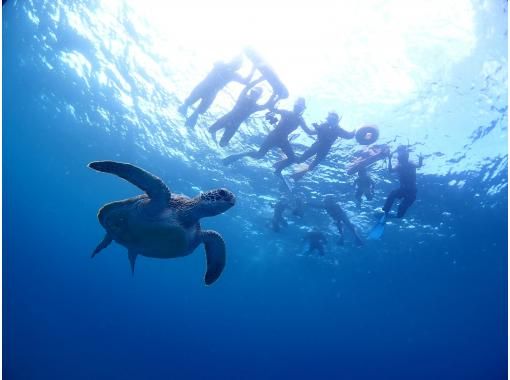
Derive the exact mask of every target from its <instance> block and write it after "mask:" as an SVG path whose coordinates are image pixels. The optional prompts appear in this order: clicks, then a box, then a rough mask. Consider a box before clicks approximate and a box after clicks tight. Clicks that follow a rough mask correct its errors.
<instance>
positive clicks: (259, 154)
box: [222, 138, 272, 165]
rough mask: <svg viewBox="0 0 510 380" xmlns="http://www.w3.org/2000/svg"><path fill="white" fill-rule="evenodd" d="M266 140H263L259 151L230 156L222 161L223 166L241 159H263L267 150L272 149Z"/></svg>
mask: <svg viewBox="0 0 510 380" xmlns="http://www.w3.org/2000/svg"><path fill="white" fill-rule="evenodd" d="M268 140H269V139H268V138H266V140H264V142H263V143H262V145H261V146H260V149H259V150H249V151H247V152H243V153H238V154H232V155H231V156H228V157H225V158H224V159H223V160H222V161H223V164H225V165H228V164H231V163H232V162H234V161H237V160H239V159H241V158H243V157H251V158H254V159H256V160H258V159H260V158H262V157H264V156H265V155H266V153H267V152H268V151H269V149H270V148H271V147H272V146H271V144H270V141H268Z"/></svg>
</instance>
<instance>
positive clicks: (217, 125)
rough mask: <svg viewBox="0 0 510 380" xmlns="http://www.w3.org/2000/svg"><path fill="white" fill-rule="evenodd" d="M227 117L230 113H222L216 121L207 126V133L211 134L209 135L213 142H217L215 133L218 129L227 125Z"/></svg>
mask: <svg viewBox="0 0 510 380" xmlns="http://www.w3.org/2000/svg"><path fill="white" fill-rule="evenodd" d="M229 118H230V115H229V114H228V113H227V114H226V115H223V116H222V117H220V118H219V119H218V120H216V122H215V123H214V124H213V125H211V126H210V127H209V133H210V134H211V137H212V138H213V140H214V142H216V143H217V140H216V133H217V132H218V131H219V130H220V129H223V128H225V127H226V126H227V125H228V123H229Z"/></svg>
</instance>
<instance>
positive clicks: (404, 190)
mask: <svg viewBox="0 0 510 380" xmlns="http://www.w3.org/2000/svg"><path fill="white" fill-rule="evenodd" d="M245 53H246V55H247V56H248V58H250V60H251V61H252V63H253V66H252V69H251V71H250V73H249V74H248V76H246V77H243V76H241V75H240V74H239V73H238V71H239V69H240V68H241V66H242V62H243V60H242V57H241V56H238V57H236V58H234V59H233V60H231V61H230V62H218V63H216V64H215V65H214V67H213V69H212V70H211V71H210V72H209V73H208V74H207V76H206V77H205V78H204V79H203V80H202V81H201V82H200V83H199V84H198V85H197V86H196V87H195V88H194V89H193V90H192V91H191V93H190V95H189V96H188V97H187V98H186V99H185V100H184V102H183V104H182V105H181V106H180V107H179V112H180V113H181V114H183V115H184V116H185V117H186V123H185V124H186V126H188V127H193V126H195V124H196V123H197V121H198V118H199V116H200V115H201V114H204V113H205V112H206V111H207V110H208V109H209V107H210V106H211V105H212V103H213V102H214V100H215V98H216V96H217V95H218V93H219V92H220V91H221V90H222V89H223V88H224V87H225V86H226V85H227V84H229V83H230V82H233V81H235V82H238V83H241V84H243V85H245V87H244V88H243V90H242V91H241V93H240V95H239V96H238V98H237V100H236V102H235V104H234V106H233V108H232V109H231V110H230V111H229V112H227V113H226V114H225V115H223V116H222V117H220V118H219V119H218V120H217V121H216V122H214V123H213V124H212V125H211V126H209V132H210V133H211V136H212V138H213V139H214V141H215V142H217V138H216V135H217V133H218V132H219V131H221V130H223V135H222V136H221V139H220V141H219V145H220V146H221V147H225V146H227V145H228V144H229V142H230V140H231V139H232V137H233V136H234V135H235V133H236V132H237V131H238V129H239V128H240V126H241V124H242V123H243V122H246V121H247V120H248V118H249V117H250V116H251V115H253V114H255V113H257V112H260V111H263V110H266V111H267V113H266V120H268V122H269V123H270V124H272V125H273V126H274V128H273V130H272V131H271V132H269V134H268V135H267V136H266V137H265V139H264V140H263V142H262V144H261V145H260V147H259V149H258V150H249V151H246V152H241V153H237V154H233V155H230V156H228V157H226V158H224V159H223V160H222V161H223V163H224V164H225V165H229V164H232V163H233V162H235V161H237V160H239V159H242V158H244V157H250V158H252V159H261V158H263V157H264V156H265V155H266V154H267V153H268V151H269V150H270V149H274V148H279V149H280V150H281V151H282V152H283V153H284V154H285V158H284V159H282V160H280V161H278V162H276V163H275V164H274V171H275V174H276V175H277V176H278V177H279V178H280V179H282V180H283V177H282V170H284V169H285V168H287V167H289V166H291V165H293V164H302V163H304V162H305V161H307V160H309V159H312V158H313V159H312V161H311V162H310V163H309V164H308V165H307V166H306V167H305V169H301V170H300V171H297V172H295V173H294V174H293V175H292V176H291V177H292V178H293V179H294V181H298V180H299V179H300V178H302V177H303V176H304V175H305V174H306V173H307V172H309V171H311V170H312V169H314V168H315V167H316V166H317V165H319V164H320V163H321V162H322V161H323V160H324V159H325V158H326V156H327V155H328V153H329V152H330V151H331V148H332V147H333V144H334V143H335V141H336V140H337V139H338V138H343V139H353V138H354V137H356V139H357V140H358V142H360V144H363V145H369V144H371V143H373V142H374V141H375V140H376V139H377V137H378V130H374V128H373V127H372V129H369V132H370V133H367V134H359V132H361V129H359V130H358V131H347V130H345V129H343V128H342V127H340V121H341V117H340V116H339V115H338V114H337V113H336V112H333V111H332V112H329V113H328V115H327V118H326V120H325V121H324V122H321V123H313V124H312V127H313V128H310V127H309V126H308V125H307V123H306V122H305V120H304V118H303V113H304V111H305V109H306V102H305V99H304V98H302V97H300V98H297V99H296V101H295V102H294V106H293V109H292V111H289V110H285V109H280V108H278V107H277V103H278V101H279V100H281V99H284V98H286V97H288V92H287V89H286V88H285V86H284V85H283V84H282V83H281V82H280V80H279V78H278V77H277V76H276V74H275V73H274V72H273V71H272V69H271V68H270V67H269V66H268V65H267V64H265V63H263V61H262V60H261V59H260V58H259V56H258V55H257V54H256V53H255V52H253V51H251V50H250V51H246V52H245ZM257 69H258V71H259V73H260V76H259V77H258V78H256V79H254V75H255V72H256V71H257ZM264 81H267V82H268V83H269V84H270V85H271V87H272V94H271V95H270V96H269V98H268V100H267V101H266V102H265V103H263V104H259V101H260V99H261V98H262V95H263V89H262V87H260V86H258V85H259V84H260V83H262V82H264ZM197 102H199V103H198V105H197V106H196V107H195V109H194V110H193V112H192V113H191V115H190V116H188V108H190V107H192V106H193V105H194V104H195V103H197ZM298 128H301V129H302V130H303V131H304V132H305V133H306V134H308V135H309V136H314V137H316V139H315V142H314V143H313V144H312V145H311V146H310V147H309V148H308V149H306V150H305V151H304V152H303V153H302V154H301V155H300V156H297V155H296V154H295V153H294V150H293V148H292V146H291V143H290V140H291V138H290V136H291V134H292V133H293V132H294V131H295V130H296V129H298ZM364 128H366V127H364ZM374 132H376V133H375V134H374ZM364 138H366V139H367V141H365V142H363V141H362V140H363V139H364ZM367 152H368V159H369V160H366V158H367V157H362V159H361V160H360V162H362V161H363V162H364V163H368V164H367V165H358V166H356V165H355V166H354V169H355V173H357V175H358V176H357V179H356V181H355V187H356V192H355V199H356V203H357V205H358V207H360V206H361V202H362V197H363V196H364V197H365V198H366V199H367V200H372V199H373V197H374V186H375V183H374V181H373V180H372V179H371V178H370V176H369V175H368V173H367V171H366V166H368V165H369V164H371V163H373V162H376V161H377V160H380V159H385V158H388V168H389V171H390V172H396V173H397V174H398V176H399V180H400V187H399V188H398V189H395V190H393V191H392V192H390V194H389V195H388V197H387V199H386V202H385V203H384V206H383V207H382V210H383V211H384V215H383V216H382V217H381V219H380V220H379V222H378V223H377V225H376V226H375V227H374V229H373V230H372V232H371V235H369V238H370V237H371V236H372V238H374V239H378V238H380V236H381V235H382V231H383V228H384V224H385V223H386V220H387V218H388V217H391V216H392V215H391V214H390V211H391V208H392V206H393V203H394V202H395V200H396V199H401V202H400V204H399V206H398V211H397V214H396V215H395V216H396V217H397V218H402V217H403V216H404V215H405V213H406V211H407V210H408V208H409V207H410V206H411V205H412V204H413V202H414V201H415V199H416V169H417V168H419V167H421V166H422V164H423V158H422V157H421V156H420V159H419V163H418V164H417V165H416V164H414V163H412V162H410V161H409V149H408V147H406V146H399V147H398V149H397V150H396V153H397V155H398V165H397V166H395V167H393V166H392V154H391V153H390V150H389V148H388V147H387V146H386V145H382V146H376V145H374V146H373V149H368V150H367ZM370 158H373V160H372V161H370ZM351 174H353V173H351ZM294 198H295V199H293V200H292V201H290V200H289V199H286V197H283V198H282V199H280V200H279V201H278V202H277V203H276V204H275V205H274V217H273V220H272V228H273V230H274V231H279V230H280V228H281V227H282V226H284V225H285V224H286V221H285V219H284V217H283V211H285V209H287V208H293V213H294V214H296V215H299V214H302V210H303V206H304V204H305V202H304V201H303V200H299V198H296V197H294ZM296 202H297V203H298V204H297V206H296V204H294V205H293V206H292V205H291V204H290V203H296ZM300 202H301V205H299V203H300ZM307 205H312V204H311V203H307ZM312 206H316V207H319V208H322V209H324V210H325V211H326V213H327V214H328V215H329V216H330V218H331V219H332V220H333V222H334V223H335V225H336V227H337V229H338V232H339V235H340V239H339V243H340V244H343V241H344V233H343V230H344V226H345V227H347V228H348V229H349V230H350V231H351V232H352V233H353V235H354V238H355V242H356V244H357V245H361V244H362V243H363V242H362V239H361V237H360V235H359V233H358V231H357V228H356V227H355V226H354V225H353V224H352V223H351V222H350V220H349V218H348V217H347V214H346V213H345V212H344V211H343V210H342V208H341V207H340V206H339V205H338V203H336V202H335V199H334V196H332V195H327V196H325V197H324V199H323V201H322V202H319V203H318V204H317V205H312ZM305 240H308V241H309V243H310V251H312V250H317V251H319V253H321V252H322V253H323V252H324V248H323V247H321V244H322V243H324V242H325V237H324V235H323V234H322V232H320V231H318V230H316V229H313V230H311V231H310V232H309V233H308V234H307V235H306V236H305Z"/></svg>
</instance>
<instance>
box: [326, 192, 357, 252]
mask: <svg viewBox="0 0 510 380" xmlns="http://www.w3.org/2000/svg"><path fill="white" fill-rule="evenodd" d="M323 206H324V209H325V210H326V212H327V213H328V215H329V216H330V218H331V219H333V222H334V223H335V224H336V227H337V228H338V234H339V235H340V239H339V240H338V244H340V245H344V225H345V227H347V228H348V229H349V230H350V231H351V232H352V234H353V235H354V239H355V242H356V245H358V246H360V245H363V241H362V240H361V238H360V236H359V234H358V232H357V230H356V227H355V226H354V224H352V223H351V221H350V220H349V217H348V216H347V214H346V213H345V211H344V210H342V208H341V207H340V206H339V205H338V203H336V202H335V197H334V196H333V195H330V194H328V195H326V196H324V200H323Z"/></svg>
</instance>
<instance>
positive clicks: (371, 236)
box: [367, 214, 386, 240]
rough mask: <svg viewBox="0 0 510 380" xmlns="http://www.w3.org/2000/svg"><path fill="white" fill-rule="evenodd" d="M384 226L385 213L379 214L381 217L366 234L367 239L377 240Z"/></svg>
mask: <svg viewBox="0 0 510 380" xmlns="http://www.w3.org/2000/svg"><path fill="white" fill-rule="evenodd" d="M385 226H386V214H384V215H383V216H381V219H379V221H378V222H377V224H376V225H375V226H374V227H373V228H372V230H371V231H370V233H369V234H368V237H367V239H368V240H379V239H380V238H381V237H382V235H383V233H384V227H385Z"/></svg>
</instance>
